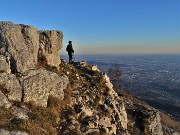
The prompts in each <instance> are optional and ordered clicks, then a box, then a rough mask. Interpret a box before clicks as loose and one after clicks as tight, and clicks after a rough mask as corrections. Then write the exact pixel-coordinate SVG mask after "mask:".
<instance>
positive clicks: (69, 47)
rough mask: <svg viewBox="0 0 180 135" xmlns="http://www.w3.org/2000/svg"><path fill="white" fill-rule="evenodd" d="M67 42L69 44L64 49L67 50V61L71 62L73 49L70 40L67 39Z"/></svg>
mask: <svg viewBox="0 0 180 135" xmlns="http://www.w3.org/2000/svg"><path fill="white" fill-rule="evenodd" d="M68 43H69V44H68V45H67V47H66V51H67V52H68V55H69V63H72V62H73V53H74V50H73V46H72V41H69V42H68Z"/></svg>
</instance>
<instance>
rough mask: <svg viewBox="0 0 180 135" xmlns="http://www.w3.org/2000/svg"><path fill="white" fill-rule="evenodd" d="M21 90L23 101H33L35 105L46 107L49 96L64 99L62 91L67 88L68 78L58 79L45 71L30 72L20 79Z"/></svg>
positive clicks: (52, 73) (53, 74)
mask: <svg viewBox="0 0 180 135" xmlns="http://www.w3.org/2000/svg"><path fill="white" fill-rule="evenodd" d="M20 82H21V86H22V89H23V93H24V95H23V101H24V102H29V101H34V102H35V103H36V104H37V105H40V106H43V107H46V106H47V100H48V97H49V95H52V96H55V97H59V98H60V99H63V98H64V92H63V89H65V88H66V87H67V84H68V83H69V82H68V78H67V77H66V76H61V77H59V76H58V75H57V74H56V73H54V72H50V71H47V70H43V69H40V70H31V71H29V72H27V73H25V74H24V76H23V77H22V78H21V79H20Z"/></svg>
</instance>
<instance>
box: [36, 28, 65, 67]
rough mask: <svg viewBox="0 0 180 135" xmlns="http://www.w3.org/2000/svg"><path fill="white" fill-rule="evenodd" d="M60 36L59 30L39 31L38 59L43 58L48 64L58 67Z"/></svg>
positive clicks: (60, 45)
mask: <svg viewBox="0 0 180 135" xmlns="http://www.w3.org/2000/svg"><path fill="white" fill-rule="evenodd" d="M62 38H63V34H62V32H60V31H39V43H40V44H39V45H40V48H39V56H38V57H39V59H43V58H45V59H46V62H47V64H48V65H51V66H54V67H59V64H60V62H61V61H60V56H59V50H60V49H61V48H62Z"/></svg>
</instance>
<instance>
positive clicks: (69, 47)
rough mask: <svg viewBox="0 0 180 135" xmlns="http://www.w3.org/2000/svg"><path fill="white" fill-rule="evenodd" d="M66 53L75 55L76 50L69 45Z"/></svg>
mask: <svg viewBox="0 0 180 135" xmlns="http://www.w3.org/2000/svg"><path fill="white" fill-rule="evenodd" d="M66 51H67V52H68V53H74V50H73V47H72V45H71V44H69V45H67V47H66Z"/></svg>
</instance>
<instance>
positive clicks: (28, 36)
mask: <svg viewBox="0 0 180 135" xmlns="http://www.w3.org/2000/svg"><path fill="white" fill-rule="evenodd" d="M38 49H39V34H38V31H37V29H36V28H35V27H33V26H28V25H22V24H13V23H11V22H1V23H0V51H1V54H2V55H4V54H5V53H8V54H9V55H10V63H11V70H12V72H14V73H15V72H24V71H27V70H29V69H33V68H35V65H36V64H37V55H38Z"/></svg>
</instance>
